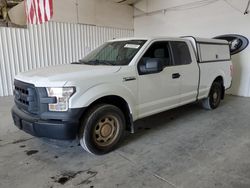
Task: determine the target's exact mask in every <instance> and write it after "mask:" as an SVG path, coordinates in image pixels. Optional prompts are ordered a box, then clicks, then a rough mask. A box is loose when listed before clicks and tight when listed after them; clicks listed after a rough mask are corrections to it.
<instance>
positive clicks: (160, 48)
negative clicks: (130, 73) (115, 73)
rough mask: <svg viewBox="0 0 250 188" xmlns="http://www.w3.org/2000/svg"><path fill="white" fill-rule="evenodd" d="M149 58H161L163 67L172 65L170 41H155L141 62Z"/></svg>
mask: <svg viewBox="0 0 250 188" xmlns="http://www.w3.org/2000/svg"><path fill="white" fill-rule="evenodd" d="M149 58H150V59H160V61H161V62H162V65H163V67H167V66H171V65H172V62H171V56H170V51H169V42H167V41H161V42H155V43H153V44H152V45H151V46H150V47H149V48H148V50H147V51H146V52H145V54H144V55H143V57H142V58H141V60H140V64H143V63H145V62H146V60H147V59H149Z"/></svg>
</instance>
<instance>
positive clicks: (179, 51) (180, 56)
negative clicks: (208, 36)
mask: <svg viewBox="0 0 250 188" xmlns="http://www.w3.org/2000/svg"><path fill="white" fill-rule="evenodd" d="M171 47H172V51H173V56H174V64H175V65H187V64H190V63H191V62H192V59H191V55H190V52H189V48H188V45H187V44H186V43H185V42H179V41H174V42H171Z"/></svg>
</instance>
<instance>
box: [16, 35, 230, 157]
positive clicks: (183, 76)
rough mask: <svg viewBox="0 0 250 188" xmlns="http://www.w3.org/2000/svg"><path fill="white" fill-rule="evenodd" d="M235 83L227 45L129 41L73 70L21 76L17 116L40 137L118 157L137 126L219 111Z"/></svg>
mask: <svg viewBox="0 0 250 188" xmlns="http://www.w3.org/2000/svg"><path fill="white" fill-rule="evenodd" d="M231 82H232V63H231V56H230V51H229V44H228V42H227V41H223V40H215V39H200V38H194V37H183V38H164V37H162V38H129V39H119V40H112V41H109V42H106V43H104V44H103V45H101V46H100V47H98V48H97V49H95V50H94V51H92V52H91V53H90V54H88V55H87V56H86V57H85V58H83V59H81V60H79V61H78V62H74V63H71V64H67V65H60V66H54V67H49V68H43V69H38V70H34V71H30V72H26V73H22V74H19V75H18V76H16V77H15V81H14V87H15V89H14V96H15V105H14V107H13V108H12V116H13V120H14V123H15V125H16V126H17V127H19V128H20V129H22V130H24V131H25V132H28V133H29V134H32V135H34V136H38V137H48V138H53V139H74V138H78V139H79V141H80V144H81V146H82V147H83V148H84V149H85V150H86V151H88V152H90V153H93V154H97V155H101V154H105V153H107V152H109V151H111V150H113V149H114V148H115V147H116V146H117V144H118V142H119V141H121V140H122V138H123V135H124V132H125V130H129V131H130V132H132V133H133V132H134V131H135V126H134V122H135V121H136V120H138V119H141V118H144V117H146V116H150V115H153V114H156V113H159V112H162V111H165V110H168V109H172V108H175V107H178V106H182V105H184V104H187V103H192V102H195V101H201V102H202V104H203V106H204V107H205V108H206V109H215V108H216V107H218V105H219V104H220V101H221V99H223V97H224V94H225V90H226V89H227V88H229V87H230V85H231Z"/></svg>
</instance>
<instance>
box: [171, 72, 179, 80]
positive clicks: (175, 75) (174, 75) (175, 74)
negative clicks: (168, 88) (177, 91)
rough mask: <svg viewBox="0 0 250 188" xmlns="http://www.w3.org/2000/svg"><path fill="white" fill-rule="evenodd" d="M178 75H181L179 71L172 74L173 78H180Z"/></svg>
mask: <svg viewBox="0 0 250 188" xmlns="http://www.w3.org/2000/svg"><path fill="white" fill-rule="evenodd" d="M180 77H181V75H180V74H179V73H174V74H172V78H173V79H177V78H180Z"/></svg>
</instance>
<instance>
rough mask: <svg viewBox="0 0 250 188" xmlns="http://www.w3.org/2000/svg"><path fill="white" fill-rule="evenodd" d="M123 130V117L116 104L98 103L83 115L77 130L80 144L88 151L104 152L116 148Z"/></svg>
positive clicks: (99, 153) (100, 153)
mask: <svg viewBox="0 0 250 188" xmlns="http://www.w3.org/2000/svg"><path fill="white" fill-rule="evenodd" d="M124 132H125V118H124V115H123V113H122V111H121V110H120V109H119V108H117V107H116V106H113V105H109V104H99V105H97V106H94V107H93V108H92V109H91V110H90V111H89V112H88V113H87V114H86V115H85V117H84V119H83V121H82V125H81V129H80V132H79V139H80V144H81V146H82V147H83V148H84V149H85V150H86V151H88V152H89V153H92V154H96V155H103V154H106V153H108V152H110V151H112V150H113V149H115V148H116V146H117V145H118V143H119V141H120V140H121V139H122V138H123V136H124Z"/></svg>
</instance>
